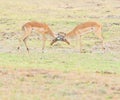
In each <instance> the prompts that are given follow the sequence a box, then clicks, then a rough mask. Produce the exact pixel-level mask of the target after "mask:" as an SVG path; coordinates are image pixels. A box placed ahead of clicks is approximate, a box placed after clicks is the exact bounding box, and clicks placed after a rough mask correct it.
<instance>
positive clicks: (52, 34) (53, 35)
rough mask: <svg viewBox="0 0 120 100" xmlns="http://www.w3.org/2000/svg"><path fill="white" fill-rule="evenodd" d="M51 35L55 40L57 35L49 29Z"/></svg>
mask: <svg viewBox="0 0 120 100" xmlns="http://www.w3.org/2000/svg"><path fill="white" fill-rule="evenodd" d="M49 34H50V36H52V37H53V38H55V34H54V33H53V32H52V30H51V29H49Z"/></svg>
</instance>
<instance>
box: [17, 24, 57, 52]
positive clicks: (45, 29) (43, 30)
mask: <svg viewBox="0 0 120 100" xmlns="http://www.w3.org/2000/svg"><path fill="white" fill-rule="evenodd" d="M22 30H23V32H24V35H23V36H22V38H21V39H20V45H21V42H22V41H23V42H24V44H25V46H26V49H27V51H28V52H29V48H28V46H27V43H26V39H27V38H28V36H29V35H30V34H31V33H32V30H35V31H37V32H38V33H39V34H41V35H42V42H43V43H42V52H44V48H45V42H46V35H49V36H51V37H53V38H55V35H54V33H53V32H52V30H51V29H50V28H49V26H48V25H47V24H45V23H39V22H28V23H26V24H24V25H23V26H22ZM18 49H20V46H19V47H18Z"/></svg>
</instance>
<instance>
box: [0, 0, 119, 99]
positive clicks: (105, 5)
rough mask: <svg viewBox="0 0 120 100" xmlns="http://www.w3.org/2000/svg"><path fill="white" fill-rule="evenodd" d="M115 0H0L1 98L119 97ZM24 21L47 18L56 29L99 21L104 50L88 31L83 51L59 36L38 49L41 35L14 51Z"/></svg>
mask: <svg viewBox="0 0 120 100" xmlns="http://www.w3.org/2000/svg"><path fill="white" fill-rule="evenodd" d="M119 4H120V1H119V0H84V1H83V0H49V1H45V0H34V1H33V0H12V1H10V0H1V1H0V100H119V98H120V14H119V12H120V6H119ZM28 21H39V22H45V23H47V24H48V25H49V26H50V28H51V29H52V30H53V31H54V32H55V33H58V32H60V31H63V32H69V31H71V30H72V29H73V28H74V27H75V26H76V25H78V24H80V23H83V22H86V21H97V22H100V23H101V24H102V26H103V28H102V34H103V36H104V39H105V48H106V49H105V52H103V51H102V49H101V44H100V43H99V40H98V39H97V38H96V37H95V36H94V35H93V34H89V35H87V34H86V35H84V36H83V38H82V39H83V41H82V44H83V48H84V50H85V53H79V50H78V49H76V45H75V40H74V39H70V41H71V45H70V46H68V45H66V44H65V43H62V42H58V43H56V44H55V45H54V46H50V40H51V39H49V38H48V41H47V44H46V49H45V53H42V52H41V36H38V35H36V34H32V36H30V37H29V39H28V44H29V47H30V54H29V55H28V54H27V52H26V50H25V47H24V45H23V46H22V48H21V50H20V52H18V51H17V49H16V48H17V46H18V44H19V43H18V38H19V37H20V36H22V31H21V26H22V25H23V24H24V23H26V22H28Z"/></svg>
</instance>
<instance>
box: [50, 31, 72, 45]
mask: <svg viewBox="0 0 120 100" xmlns="http://www.w3.org/2000/svg"><path fill="white" fill-rule="evenodd" d="M65 36H66V34H65V33H64V32H59V33H58V34H57V37H56V38H54V39H53V40H52V42H51V43H50V44H51V45H53V44H54V43H55V42H57V41H62V42H65V43H67V44H68V45H69V44H70V43H69V42H68V40H67V39H66V38H65Z"/></svg>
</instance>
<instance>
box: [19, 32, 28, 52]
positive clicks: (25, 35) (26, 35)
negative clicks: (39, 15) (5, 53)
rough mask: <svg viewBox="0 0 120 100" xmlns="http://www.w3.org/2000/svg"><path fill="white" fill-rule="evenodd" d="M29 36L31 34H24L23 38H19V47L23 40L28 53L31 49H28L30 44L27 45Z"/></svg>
mask: <svg viewBox="0 0 120 100" xmlns="http://www.w3.org/2000/svg"><path fill="white" fill-rule="evenodd" d="M28 36H29V34H24V35H23V37H22V38H21V39H19V42H20V44H19V46H18V48H17V49H18V50H19V49H20V47H21V45H22V42H23V43H24V44H25V47H26V49H27V51H28V53H29V49H28V46H27V43H26V39H27V38H28Z"/></svg>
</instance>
